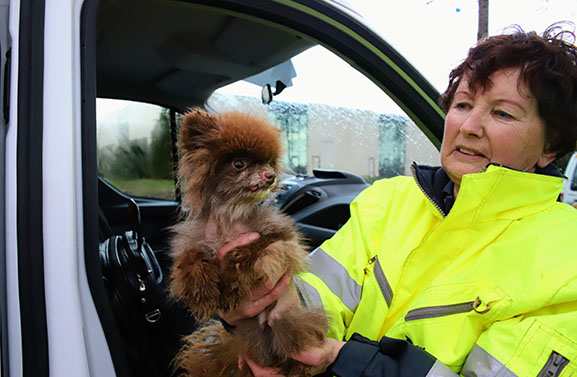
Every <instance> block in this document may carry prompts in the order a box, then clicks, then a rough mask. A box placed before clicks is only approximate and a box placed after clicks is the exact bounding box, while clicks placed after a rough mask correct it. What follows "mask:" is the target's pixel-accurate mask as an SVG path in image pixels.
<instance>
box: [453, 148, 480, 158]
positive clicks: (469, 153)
mask: <svg viewBox="0 0 577 377" xmlns="http://www.w3.org/2000/svg"><path fill="white" fill-rule="evenodd" d="M456 151H457V152H459V154H461V155H465V156H471V157H485V155H483V154H482V153H480V152H478V151H476V150H474V149H468V148H464V147H458V148H456Z"/></svg>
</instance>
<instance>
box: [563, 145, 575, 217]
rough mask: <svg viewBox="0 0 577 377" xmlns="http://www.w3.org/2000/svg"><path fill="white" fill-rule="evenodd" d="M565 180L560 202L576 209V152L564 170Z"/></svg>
mask: <svg viewBox="0 0 577 377" xmlns="http://www.w3.org/2000/svg"><path fill="white" fill-rule="evenodd" d="M565 176H566V177H567V179H566V180H565V181H564V182H563V192H562V193H561V200H562V201H563V203H567V204H571V205H572V206H573V207H576V208H577V152H574V153H573V154H572V155H571V158H570V159H569V162H567V168H565Z"/></svg>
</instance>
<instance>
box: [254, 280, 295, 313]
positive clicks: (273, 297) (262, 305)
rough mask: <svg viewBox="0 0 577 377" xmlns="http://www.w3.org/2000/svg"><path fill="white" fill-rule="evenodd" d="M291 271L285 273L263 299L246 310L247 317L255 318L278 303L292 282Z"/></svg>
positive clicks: (256, 301)
mask: <svg viewBox="0 0 577 377" xmlns="http://www.w3.org/2000/svg"><path fill="white" fill-rule="evenodd" d="M291 276H292V274H291V271H290V270H289V271H287V272H285V274H284V275H283V276H282V277H281V278H280V280H279V281H278V282H277V283H276V285H275V286H274V288H273V289H272V290H271V291H269V292H268V293H266V294H265V295H264V296H262V297H261V298H259V299H257V300H255V301H253V302H252V303H251V304H250V305H249V306H248V307H247V309H246V311H245V313H244V314H245V315H246V316H247V317H249V318H252V317H254V316H255V315H257V314H259V313H261V312H262V311H264V310H265V309H266V308H267V307H268V306H269V305H270V304H272V303H274V302H276V301H277V300H278V299H279V297H280V296H281V294H282V292H283V291H284V290H285V289H286V287H288V285H289V284H290V282H291Z"/></svg>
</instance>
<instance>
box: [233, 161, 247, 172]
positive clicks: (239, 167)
mask: <svg viewBox="0 0 577 377" xmlns="http://www.w3.org/2000/svg"><path fill="white" fill-rule="evenodd" d="M232 167H233V168H235V169H236V170H242V169H244V168H246V162H245V161H244V160H234V161H233V162H232Z"/></svg>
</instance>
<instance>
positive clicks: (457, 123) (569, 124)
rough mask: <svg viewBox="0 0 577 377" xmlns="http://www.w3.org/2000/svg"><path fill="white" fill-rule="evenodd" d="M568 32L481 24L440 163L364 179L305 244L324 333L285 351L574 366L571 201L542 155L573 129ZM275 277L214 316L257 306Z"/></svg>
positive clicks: (446, 371)
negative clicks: (337, 218)
mask: <svg viewBox="0 0 577 377" xmlns="http://www.w3.org/2000/svg"><path fill="white" fill-rule="evenodd" d="M568 35H570V36H571V37H572V38H573V41H572V42H574V39H575V38H574V35H573V33H570V32H563V31H562V30H561V29H560V28H559V26H555V25H554V26H553V27H551V28H549V29H548V30H547V31H546V32H545V33H544V34H543V36H538V35H536V34H535V33H525V32H523V31H521V30H515V32H514V33H512V34H507V35H501V36H496V37H492V38H489V39H487V40H485V41H483V42H480V43H479V44H478V45H477V46H476V47H474V48H472V49H471V50H470V51H469V55H468V57H467V58H466V60H465V61H464V62H463V63H462V64H461V65H459V66H458V67H457V68H456V69H455V70H453V71H452V72H451V75H450V81H449V86H448V88H447V90H446V91H445V93H444V94H443V95H442V96H441V100H440V103H441V105H442V107H443V108H444V110H445V111H446V112H447V116H446V121H445V132H444V137H443V143H442V148H441V165H442V167H437V168H433V167H427V166H418V165H414V166H413V171H414V177H396V178H392V179H385V180H381V181H379V182H376V183H375V184H374V185H373V186H372V187H371V188H369V189H367V190H365V191H364V192H363V193H361V194H360V195H359V197H358V198H357V199H355V201H354V202H353V203H352V205H351V219H350V220H349V222H348V223H347V224H346V225H345V226H344V227H343V228H342V229H341V230H339V232H337V234H336V235H335V236H334V237H333V238H332V239H330V240H328V241H327V242H325V243H324V244H323V245H322V246H321V247H320V248H319V249H317V250H315V251H314V252H313V253H312V255H311V261H312V266H311V269H310V272H308V273H305V274H302V275H301V276H300V279H299V280H298V282H297V285H298V287H299V290H300V293H301V296H302V297H303V298H304V301H305V303H306V304H307V305H322V306H324V308H325V310H326V311H327V313H328V314H329V316H330V318H331V328H330V330H329V337H330V339H328V340H327V342H326V344H325V346H324V347H323V348H319V349H311V350H306V351H304V352H302V353H300V354H298V355H294V357H295V358H296V359H298V360H300V361H302V362H305V363H307V364H311V365H316V366H318V368H319V372H322V371H324V370H327V371H328V372H330V373H332V374H334V375H337V376H397V375H398V376H456V375H457V374H461V375H463V376H558V375H561V372H563V375H567V376H568V375H571V372H573V373H577V246H575V243H574V242H573V238H574V232H575V229H577V211H576V210H575V209H574V208H572V207H570V206H568V205H565V204H562V203H559V202H557V198H558V195H559V193H560V192H561V190H562V180H563V177H562V175H561V174H559V172H558V171H557V169H556V168H555V167H554V166H553V165H550V163H551V162H553V161H554V160H556V159H557V158H559V157H561V156H563V155H565V154H566V153H568V152H570V151H573V150H574V149H575V143H576V141H577V52H576V48H575V46H574V45H573V44H572V43H569V42H566V41H564V39H563V38H564V37H566V36H568ZM252 236H254V235H252ZM247 238H248V236H247ZM236 242H237V243H240V244H242V243H243V242H249V241H247V240H246V239H243V238H241V239H238V240H237V241H236ZM234 246H235V245H234V244H233V245H232V246H229V247H234ZM226 251H227V250H226V249H225V250H223V253H224V252H226ZM285 280H286V277H284V278H283V279H281V280H280V282H279V283H278V284H277V285H276V287H275V288H274V289H272V291H271V290H270V289H269V288H267V287H262V290H261V291H260V292H255V295H254V296H253V297H252V299H250V300H247V302H246V303H245V304H246V305H245V306H244V307H243V309H242V310H240V311H239V312H237V313H226V314H223V318H224V319H226V320H227V321H228V322H229V323H234V322H235V320H237V319H238V318H240V317H242V316H247V315H248V316H251V315H254V314H256V313H258V312H260V311H262V309H263V308H264V307H265V306H266V305H268V304H269V303H270V302H272V301H274V300H276V298H278V296H279V293H280V292H282V289H283V287H284V286H285V285H286V282H285ZM281 301H283V302H284V301H287V302H290V301H291V299H290V298H283V299H282V300H281ZM286 305H287V304H286V303H285V304H283V306H286ZM376 340H380V341H379V342H377V341H376ZM247 363H248V365H249V366H250V367H251V369H252V370H253V372H254V373H255V375H257V376H265V375H270V374H274V371H271V370H266V369H263V368H260V367H258V366H255V365H253V363H252V362H250V361H247Z"/></svg>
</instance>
